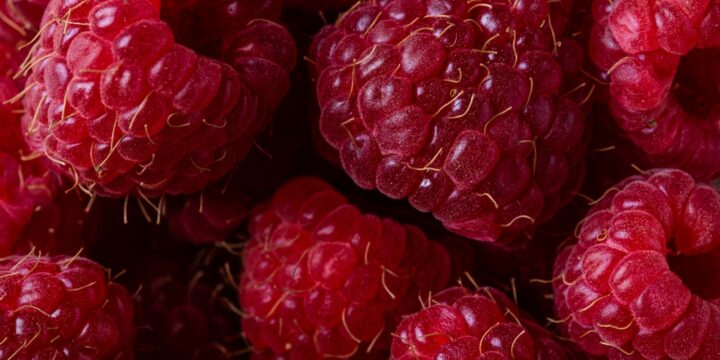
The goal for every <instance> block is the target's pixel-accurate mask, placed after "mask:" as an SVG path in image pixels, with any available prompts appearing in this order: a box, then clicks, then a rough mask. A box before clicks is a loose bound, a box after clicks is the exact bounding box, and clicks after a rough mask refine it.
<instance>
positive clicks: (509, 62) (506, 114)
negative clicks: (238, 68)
mask: <svg viewBox="0 0 720 360" xmlns="http://www.w3.org/2000/svg"><path fill="white" fill-rule="evenodd" d="M511 3H512V2H511ZM571 6H572V2H571V1H569V0H566V1H546V0H535V1H519V2H517V1H516V2H514V4H512V6H511V4H506V3H492V4H490V3H484V2H471V1H466V0H452V1H434V0H433V1H419V0H412V1H387V0H373V1H365V2H362V3H360V4H359V5H358V6H356V7H354V8H352V10H350V11H349V12H348V13H346V14H343V15H342V16H341V17H340V19H339V20H338V22H337V23H336V24H335V25H331V26H328V27H326V28H325V29H323V30H322V31H321V32H320V33H319V34H318V35H317V37H316V39H315V42H314V46H313V52H312V53H313V55H314V58H315V62H316V65H317V72H318V73H319V77H318V79H317V97H318V101H319V104H320V108H321V109H322V113H321V115H320V121H319V122H320V125H319V126H320V131H321V132H322V134H323V136H324V138H325V140H327V142H328V143H329V144H330V145H332V146H333V147H334V148H335V149H337V151H338V152H339V155H340V158H341V161H342V165H343V167H344V168H345V171H346V172H347V173H348V174H349V175H350V176H351V177H352V178H353V180H354V181H355V182H356V183H357V184H358V185H359V186H361V187H363V188H366V189H373V188H377V189H378V190H380V191H381V192H382V193H384V194H386V195H387V196H389V197H391V198H394V199H400V198H407V199H409V201H410V203H411V204H412V205H413V206H414V207H415V208H417V209H418V210H420V211H423V212H432V213H433V215H434V216H435V217H436V218H437V219H439V220H441V221H442V222H443V224H444V225H445V226H446V227H447V228H448V229H450V230H452V231H454V232H456V233H458V234H460V235H463V236H466V237H470V238H473V239H477V240H484V241H492V242H496V243H498V244H500V245H502V246H510V245H512V244H511V242H512V241H513V240H515V238H516V236H515V235H516V234H518V233H521V232H523V231H527V230H529V229H530V228H531V226H532V225H533V224H534V223H535V224H536V223H541V222H543V221H545V220H546V219H547V218H549V217H550V216H551V215H552V214H553V213H554V212H555V211H556V210H557V208H559V207H560V205H562V204H563V203H564V202H565V201H566V200H567V199H568V198H569V195H568V194H569V193H572V192H573V190H574V188H576V187H577V186H578V185H579V180H580V179H575V178H574V177H578V176H579V177H580V178H581V176H582V171H580V170H579V169H580V168H582V166H580V164H581V162H582V160H581V159H582V154H583V151H582V150H583V144H582V141H581V135H582V134H583V129H584V117H583V114H582V112H581V103H584V101H583V100H582V98H585V97H586V96H587V93H588V91H589V87H586V88H585V89H583V87H582V86H581V87H580V90H583V91H571V90H572V89H574V88H577V86H576V85H577V83H576V82H575V80H574V79H575V78H576V76H574V75H576V74H577V73H578V72H579V70H580V65H581V64H582V61H583V60H582V50H581V48H580V46H579V45H578V44H577V43H576V42H575V41H574V40H572V39H570V38H568V37H566V36H565V35H564V34H565V28H566V18H567V16H568V14H569V12H570V11H569V10H570V8H571ZM565 88H567V89H565ZM576 97H577V98H578V99H576ZM570 169H573V170H574V171H570ZM575 169H578V170H575Z"/></svg>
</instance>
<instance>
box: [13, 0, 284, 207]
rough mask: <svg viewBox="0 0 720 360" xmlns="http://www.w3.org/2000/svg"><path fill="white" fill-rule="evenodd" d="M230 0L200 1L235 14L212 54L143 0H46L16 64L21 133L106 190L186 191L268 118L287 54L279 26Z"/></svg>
mask: <svg viewBox="0 0 720 360" xmlns="http://www.w3.org/2000/svg"><path fill="white" fill-rule="evenodd" d="M229 3H230V2H229V1H212V2H208V3H203V4H205V5H206V6H208V7H210V6H211V5H212V10H213V11H215V12H213V13H212V16H215V17H216V18H217V19H218V20H217V23H223V22H228V23H230V22H233V23H234V21H235V20H239V21H240V22H237V23H236V24H235V25H234V27H231V28H228V29H227V32H226V33H223V34H222V35H223V37H222V38H219V40H218V41H217V44H216V45H215V46H216V49H215V50H216V51H215V54H213V55H217V59H215V58H209V57H206V56H204V55H200V54H198V53H196V52H195V51H193V50H191V49H189V48H187V47H185V46H183V45H180V44H179V43H177V42H176V41H175V36H174V34H173V29H171V27H170V26H169V25H168V23H166V22H164V21H163V20H161V18H160V14H159V11H158V10H159V9H157V8H156V7H155V6H153V5H152V4H151V3H150V2H148V1H147V0H132V1H118V0H102V1H101V0H92V1H86V2H77V3H76V2H75V1H70V0H53V1H52V2H51V3H50V5H49V6H48V8H47V10H46V12H45V15H44V19H43V24H44V25H43V27H42V31H41V32H40V36H39V37H38V40H37V43H36V44H35V47H36V48H35V49H34V51H33V53H32V54H31V55H32V57H31V60H32V61H31V62H29V63H26V64H25V66H24V67H23V68H22V70H24V71H25V70H26V71H28V72H30V76H29V79H28V81H27V89H28V90H27V95H26V96H25V98H24V101H23V103H24V106H25V109H26V114H25V115H24V117H23V126H24V129H25V130H27V131H26V133H27V135H26V142H27V143H28V145H29V146H30V147H31V149H32V150H34V151H36V152H38V153H42V154H45V155H46V156H47V158H49V159H51V160H52V162H53V164H55V165H56V167H57V168H58V169H59V170H60V171H61V172H62V173H64V174H65V175H67V176H68V177H69V178H70V179H71V180H72V181H75V182H77V183H78V185H79V186H81V187H83V188H85V189H87V190H90V191H92V192H95V193H98V194H100V195H103V196H109V197H122V196H126V195H128V194H136V195H140V196H146V197H159V196H162V195H165V194H171V195H174V194H185V193H193V192H197V191H199V190H200V189H201V188H203V187H204V186H205V185H207V184H208V183H210V182H212V181H215V180H217V179H219V178H220V177H221V176H222V175H224V174H226V173H227V172H229V171H230V169H232V168H233V167H234V166H235V165H236V164H237V163H238V162H239V161H240V160H242V158H244V157H245V155H246V154H247V152H248V150H249V149H250V146H251V144H252V141H253V138H254V137H255V136H256V135H257V134H258V133H260V131H261V130H262V129H263V128H264V127H265V126H266V125H267V124H268V122H269V121H270V120H271V117H270V114H271V112H272V111H273V109H274V108H275V106H276V105H277V102H278V101H279V98H282V96H283V95H284V93H285V91H286V87H287V83H288V80H287V76H288V75H287V74H288V73H289V71H290V70H291V69H292V67H293V66H294V61H295V59H294V57H295V55H294V54H295V48H294V43H293V40H292V38H291V37H290V35H289V33H288V32H287V31H286V30H285V28H283V27H282V26H280V25H278V24H276V23H274V22H272V21H270V20H253V19H244V18H242V17H240V16H236V15H237V14H233V13H230V12H227V11H226V10H227V9H225V8H223V6H224V5H228V6H229V5H230V4H229ZM261 3H263V2H257V3H256V5H257V6H259V5H260V4H261ZM240 15H243V14H240ZM180 31H181V32H182V30H180ZM217 36H220V35H219V33H218V32H216V31H214V30H213V29H209V30H208V37H211V38H213V39H214V38H215V37H217ZM260 77H262V80H263V81H261V79H259V78H260ZM275 88H277V89H276V90H277V91H276V92H271V91H268V89H275Z"/></svg>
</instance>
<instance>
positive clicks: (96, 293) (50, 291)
mask: <svg viewBox="0 0 720 360" xmlns="http://www.w3.org/2000/svg"><path fill="white" fill-rule="evenodd" d="M0 294H2V297H0V338H2V340H0V358H2V359H56V360H70V359H88V360H90V359H133V357H134V355H133V337H134V335H133V334H134V325H133V301H132V297H131V296H130V294H129V293H128V292H127V290H125V288H123V287H122V286H120V285H117V284H115V283H112V282H109V281H108V280H107V279H106V271H105V269H104V268H103V267H101V266H100V265H98V264H96V263H95V262H92V261H91V260H87V259H84V258H80V257H72V258H71V257H64V256H60V257H50V258H48V257H39V256H35V255H32V254H29V255H26V256H11V257H6V258H3V259H2V260H0Z"/></svg>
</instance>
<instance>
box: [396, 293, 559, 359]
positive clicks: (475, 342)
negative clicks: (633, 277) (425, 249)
mask: <svg viewBox="0 0 720 360" xmlns="http://www.w3.org/2000/svg"><path fill="white" fill-rule="evenodd" d="M420 301H423V300H422V299H420ZM424 301H427V303H425V304H423V305H424V309H422V310H420V311H418V312H417V313H414V314H412V315H410V316H406V317H405V318H404V319H403V320H402V322H401V323H400V325H399V326H398V327H397V329H396V330H395V332H394V338H393V342H392V356H391V360H421V359H427V360H430V359H433V360H434V359H442V360H469V359H478V360H510V359H514V360H521V359H522V360H562V359H567V358H569V357H568V356H567V355H566V354H567V349H565V348H564V347H563V346H561V345H560V344H559V343H557V342H556V341H555V339H553V336H552V334H551V333H550V332H549V331H547V330H545V329H544V328H542V327H541V326H540V325H538V324H537V323H535V322H534V320H532V319H531V318H528V317H526V316H525V315H524V314H523V313H521V312H520V311H519V310H518V308H517V306H516V305H515V304H514V303H513V302H512V300H510V299H509V298H508V297H507V296H506V295H505V294H503V293H502V292H500V291H498V290H496V289H494V288H490V287H481V288H478V289H476V290H474V291H473V290H469V289H467V288H464V287H459V286H458V287H452V288H449V289H445V290H443V291H442V292H440V293H437V294H433V295H432V297H431V298H428V299H426V300H424Z"/></svg>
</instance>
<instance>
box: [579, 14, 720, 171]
mask: <svg viewBox="0 0 720 360" xmlns="http://www.w3.org/2000/svg"><path fill="white" fill-rule="evenodd" d="M593 18H594V20H595V24H594V26H593V29H592V32H591V37H590V42H589V44H588V48H589V52H590V57H591V58H592V61H593V62H594V63H595V65H596V66H597V67H598V68H599V69H600V71H601V79H602V80H603V81H606V82H607V83H608V85H609V90H610V105H611V108H612V112H613V116H614V117H615V119H616V121H617V123H618V124H619V125H620V127H621V128H622V129H623V130H624V131H625V132H627V133H628V134H629V136H630V138H631V139H632V140H633V141H634V142H635V143H636V144H637V145H638V146H639V147H640V148H642V149H643V150H644V151H645V152H646V153H647V154H649V155H650V158H651V160H652V161H653V162H654V164H655V165H656V166H661V167H673V168H680V169H683V170H684V171H687V172H689V173H690V174H692V175H693V176H695V177H696V178H700V179H711V178H714V177H715V176H717V175H718V174H720V157H718V156H717V155H718V154H719V153H720V130H718V129H719V128H718V121H720V113H719V111H720V107H718V105H719V104H720V92H719V91H718V86H717V85H718V84H719V83H720V76H718V74H717V71H715V70H716V69H717V67H718V65H719V64H720V51H719V50H718V47H720V36H719V35H718V34H720V32H719V31H718V25H719V24H720V2H718V1H715V0H701V1H689V2H683V1H655V0H653V1H640V0H620V1H608V0H595V1H593Z"/></svg>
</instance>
